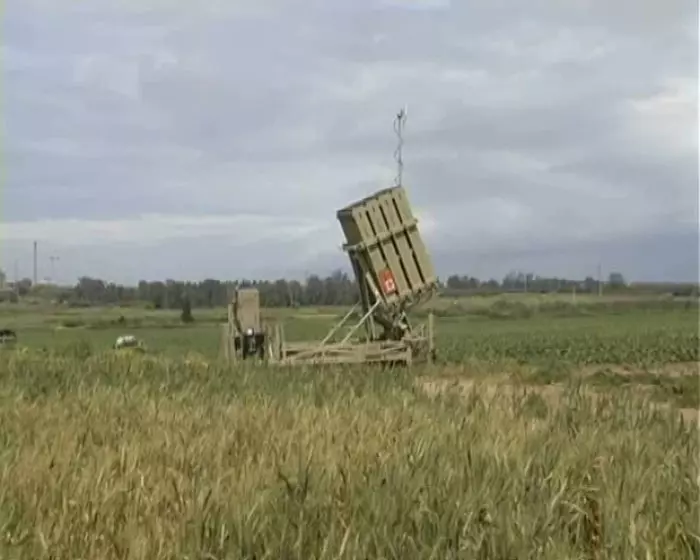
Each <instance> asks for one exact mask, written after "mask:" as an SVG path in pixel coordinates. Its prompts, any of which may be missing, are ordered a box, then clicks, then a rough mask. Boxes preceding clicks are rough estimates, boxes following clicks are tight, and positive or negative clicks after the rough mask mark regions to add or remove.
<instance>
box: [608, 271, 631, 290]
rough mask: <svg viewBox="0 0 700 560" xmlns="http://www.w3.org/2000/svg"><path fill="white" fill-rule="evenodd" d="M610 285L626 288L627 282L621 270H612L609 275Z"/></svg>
mask: <svg viewBox="0 0 700 560" xmlns="http://www.w3.org/2000/svg"><path fill="white" fill-rule="evenodd" d="M608 285H609V286H610V287H611V288H624V287H625V286H627V282H626V281H625V277H624V276H623V275H622V274H621V273H620V272H611V273H610V276H608Z"/></svg>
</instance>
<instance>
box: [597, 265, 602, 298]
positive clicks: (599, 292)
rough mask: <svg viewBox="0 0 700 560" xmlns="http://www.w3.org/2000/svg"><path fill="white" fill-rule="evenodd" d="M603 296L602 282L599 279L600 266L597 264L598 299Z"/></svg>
mask: <svg viewBox="0 0 700 560" xmlns="http://www.w3.org/2000/svg"><path fill="white" fill-rule="evenodd" d="M602 296H603V281H602V278H601V266H600V263H598V297H602Z"/></svg>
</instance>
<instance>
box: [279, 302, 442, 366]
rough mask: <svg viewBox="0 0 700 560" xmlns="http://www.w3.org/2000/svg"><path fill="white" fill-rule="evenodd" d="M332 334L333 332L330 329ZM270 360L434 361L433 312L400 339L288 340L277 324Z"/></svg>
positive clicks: (317, 362) (316, 362) (288, 362)
mask: <svg viewBox="0 0 700 560" xmlns="http://www.w3.org/2000/svg"><path fill="white" fill-rule="evenodd" d="M329 334H331V335H332V334H333V333H329ZM268 350H269V352H268V362H269V363H270V364H277V365H289V366H291V365H303V364H309V365H321V364H386V365H404V366H405V365H411V364H417V363H431V362H432V361H433V360H434V357H435V341H434V328H433V316H432V314H430V315H429V316H428V321H427V323H426V324H425V325H421V326H420V327H418V328H416V329H414V330H413V331H412V332H411V334H410V335H408V336H406V337H405V338H403V339H401V340H352V339H348V338H346V339H343V340H341V341H333V342H331V341H330V340H329V337H327V338H326V339H324V340H322V341H301V342H300V341H287V340H286V339H285V335H284V329H283V327H282V326H281V325H277V328H276V329H275V332H274V334H273V336H272V337H271V340H270V346H269V349H268Z"/></svg>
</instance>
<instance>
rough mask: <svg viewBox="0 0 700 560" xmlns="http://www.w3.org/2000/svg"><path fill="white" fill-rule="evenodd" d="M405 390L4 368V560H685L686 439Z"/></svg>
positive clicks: (223, 372) (242, 377)
mask: <svg viewBox="0 0 700 560" xmlns="http://www.w3.org/2000/svg"><path fill="white" fill-rule="evenodd" d="M413 375H415V372H414V374H413ZM415 387H416V385H415V383H414V379H413V377H412V375H411V374H409V373H406V372H398V371H393V372H387V371H384V372H381V371H361V370H357V369H340V368H335V369H327V370H324V371H311V370H305V371H296V372H293V371H286V370H271V369H265V368H258V369H255V368H242V369H239V370H237V371H232V370H228V369H226V368H224V367H221V366H218V365H210V364H207V363H205V362H203V361H200V360H196V359H192V360H189V361H187V362H184V361H179V362H175V361H165V360H154V359H151V358H148V357H141V358H139V357H122V358H119V357H114V356H111V357H109V356H94V357H90V358H88V359H78V358H71V357H58V356H42V355H37V354H31V353H30V354H4V355H0V558H3V559H5V558H7V559H12V558H18V559H30V558H31V559H40V558H53V559H63V558H65V559H77V558H83V559H105V560H109V559H121V558H123V559H137V558H139V559H149V560H159V559H175V558H182V559H184V558H188V559H194V558H197V559H205V558H206V559H214V558H216V559H223V558H231V559H233V558H256V559H262V558H270V559H273V558H274V559H281V558H300V559H302V558H303V559H309V558H400V559H411V558H439V559H449V558H483V559H486V558H488V559H511V558H513V559H515V558H518V559H519V558H538V559H552V560H555V559H556V560H561V559H564V558H655V559H661V558H673V559H682V558H697V557H698V554H699V553H700V540H699V539H700V538H699V536H698V516H699V514H700V508H699V505H698V493H697V483H698V479H697V475H698V467H699V465H698V456H699V455H698V453H699V451H700V446H699V444H698V437H697V436H698V432H697V428H696V427H694V426H688V425H684V424H683V423H681V422H680V421H679V420H678V419H677V418H676V417H674V416H673V415H671V414H668V413H664V412H661V411H654V410H652V409H651V407H648V406H646V404H645V403H644V402H641V401H633V400H631V399H630V398H629V397H625V398H624V399H619V398H610V399H596V400H595V401H591V400H589V399H587V398H586V397H585V396H584V395H582V394H580V393H578V392H576V391H575V390H572V391H571V392H570V394H568V395H567V396H566V397H565V398H566V399H567V402H566V405H567V406H565V407H548V405H547V403H546V402H545V401H543V400H541V399H540V400H538V399H537V398H535V397H533V396H532V395H525V394H523V395H515V396H513V395H509V396H502V397H497V398H495V399H485V398H482V395H480V394H479V392H478V391H477V392H474V393H472V394H470V395H469V396H467V397H466V398H463V397H456V396H450V395H443V396H440V395H438V396H433V397H429V396H427V395H425V394H423V393H422V392H421V391H419V390H417V389H416V388H415Z"/></svg>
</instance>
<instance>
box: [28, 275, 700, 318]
mask: <svg viewBox="0 0 700 560" xmlns="http://www.w3.org/2000/svg"><path fill="white" fill-rule="evenodd" d="M440 285H441V294H442V295H443V296H446V297H453V298H459V297H462V296H467V295H482V296H493V295H498V294H503V293H530V294H553V293H560V294H569V295H574V296H575V295H583V296H585V295H586V294H598V292H599V289H600V291H601V292H602V293H604V294H606V295H618V296H635V295H637V296H648V295H657V296H660V295H666V296H667V297H672V296H676V297H688V296H697V294H698V287H697V285H694V284H640V283H628V282H627V281H626V280H625V278H624V277H623V275H622V274H620V273H618V272H613V273H611V274H610V275H609V276H608V278H605V279H604V281H602V282H601V284H600V286H599V283H598V282H597V281H596V280H594V279H593V278H591V277H589V278H585V279H584V280H571V279H565V278H546V277H541V276H537V275H534V274H524V273H512V274H509V275H507V276H506V277H505V278H503V279H502V280H500V281H497V280H493V279H492V280H488V281H482V280H479V279H477V278H474V277H470V276H458V275H452V276H449V277H448V278H447V279H446V280H444V281H442V282H441V283H440ZM234 286H243V287H245V286H255V287H257V288H258V289H259V291H260V297H261V304H262V305H263V306H264V307H302V306H319V305H351V304H353V303H354V302H355V301H356V299H357V289H356V284H355V281H354V279H353V278H351V277H349V276H348V275H347V274H346V273H344V272H341V271H337V272H335V273H333V274H331V275H330V276H328V277H325V278H322V277H320V276H317V275H312V276H309V277H308V278H307V279H306V281H304V282H299V281H296V280H285V279H278V280H273V281H270V280H257V281H252V280H240V281H235V282H227V281H221V280H215V279H207V280H203V281H201V282H181V281H176V280H166V281H164V282H161V281H151V282H147V281H145V280H144V281H141V282H139V283H138V285H137V286H122V285H118V284H115V283H110V282H107V281H104V280H100V279H98V278H88V277H83V278H80V279H79V281H78V282H77V283H76V285H75V286H68V287H58V286H51V285H39V286H34V287H32V283H31V281H30V280H28V279H24V280H21V281H20V282H18V285H17V290H16V292H17V295H18V296H19V297H20V298H27V297H28V298H35V299H38V300H42V299H44V300H45V299H51V300H56V301H59V302H62V303H66V304H68V305H71V306H89V305H122V306H129V305H147V306H148V307H150V308H152V309H182V306H183V303H184V301H185V299H189V302H190V305H191V307H193V308H203V307H209V308H212V307H221V306H224V305H226V302H227V301H228V298H229V293H230V291H231V290H232V289H233V287H234Z"/></svg>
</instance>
